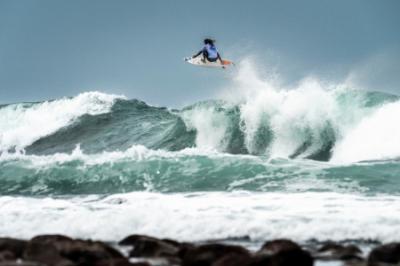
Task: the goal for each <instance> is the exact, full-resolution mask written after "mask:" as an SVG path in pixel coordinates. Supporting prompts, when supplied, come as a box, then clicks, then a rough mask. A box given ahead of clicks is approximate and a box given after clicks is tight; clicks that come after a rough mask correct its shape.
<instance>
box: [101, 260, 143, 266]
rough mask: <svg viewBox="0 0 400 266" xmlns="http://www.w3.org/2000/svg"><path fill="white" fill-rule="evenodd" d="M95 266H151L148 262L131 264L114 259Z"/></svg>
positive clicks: (127, 261)
mask: <svg viewBox="0 0 400 266" xmlns="http://www.w3.org/2000/svg"><path fill="white" fill-rule="evenodd" d="M93 266H151V265H150V264H148V263H147V262H134V263H133V262H129V260H126V259H112V260H107V261H100V262H97V263H96V264H94V265H93Z"/></svg>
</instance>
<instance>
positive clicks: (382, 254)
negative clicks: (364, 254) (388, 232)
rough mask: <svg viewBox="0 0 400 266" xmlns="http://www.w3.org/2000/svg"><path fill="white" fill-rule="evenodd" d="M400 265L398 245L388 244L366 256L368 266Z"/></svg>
mask: <svg viewBox="0 0 400 266" xmlns="http://www.w3.org/2000/svg"><path fill="white" fill-rule="evenodd" d="M399 263H400V243H389V244H385V245H381V246H378V247H376V248H374V249H373V250H372V251H371V252H370V253H369V256H368V266H380V265H391V264H393V265H397V264H399Z"/></svg>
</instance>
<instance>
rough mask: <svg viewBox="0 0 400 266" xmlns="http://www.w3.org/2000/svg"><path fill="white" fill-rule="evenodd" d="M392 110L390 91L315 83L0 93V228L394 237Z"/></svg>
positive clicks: (397, 188) (7, 231)
mask: <svg viewBox="0 0 400 266" xmlns="http://www.w3.org/2000/svg"><path fill="white" fill-rule="evenodd" d="M399 113H400V101H399V98H398V97H397V96H394V95H390V94H385V93H380V92H366V91H358V90H350V89H333V90H322V89H319V88H311V89H309V88H299V89H297V90H293V91H274V90H269V91H263V92H260V94H259V97H250V98H249V97H247V98H246V97H244V98H241V99H240V100H210V101H203V102H198V103H195V104H193V105H190V106H187V107H184V108H181V109H168V108H165V107H154V106H151V105H149V104H147V103H145V102H142V101H139V100H130V99H126V98H125V97H121V96H116V95H108V94H103V93H98V92H88V93H83V94H80V95H78V96H76V97H72V98H64V99H57V100H52V101H46V102H38V103H19V104H11V105H3V106H0V194H1V196H0V213H1V214H0V218H1V219H0V220H1V221H2V222H0V228H1V229H0V233H1V234H2V235H11V236H16V237H30V236H32V235H35V234H38V233H49V232H51V233H67V234H70V235H76V236H79V237H82V236H84V237H90V238H96V237H97V238H101V239H106V240H112V241H113V240H118V239H116V238H117V237H118V236H121V237H122V236H123V235H124V234H129V233H134V232H135V233H148V234H155V235H160V236H165V237H173V238H178V239H185V240H191V238H193V239H196V240H204V239H213V238H230V237H250V238H251V239H254V241H256V240H257V241H259V240H262V239H266V238H272V237H289V238H295V239H299V240H307V239H311V238H313V239H318V240H324V239H336V240H345V239H349V238H355V239H364V240H368V239H373V240H379V241H387V240H391V239H393V238H396V237H400V235H399V233H398V232H399V230H398V228H397V229H396V226H393V225H396V224H397V225H398V224H399V222H400V221H399V218H398V217H400V215H399V214H400V207H399V206H400V204H399V203H400V195H399V194H400V181H399V180H400V179H399V177H400V163H399V160H398V158H400V142H399V141H398V136H399V134H400V126H399V123H398V114H399ZM371 206H373V209H372V210H369V211H368V212H367V211H366V210H367V209H369V208H370V207H371ZM165 215H168V217H170V219H171V221H170V222H168V223H165V221H164V220H165V219H164V216H165ZM111 216H112V217H114V222H115V221H117V222H118V226H117V227H116V225H115V224H113V223H112V221H110V220H109V219H106V217H111ZM88 217H97V218H96V219H97V220H93V221H92V223H90V224H86V220H87V219H88ZM248 221H250V222H248ZM266 223H268V224H269V225H268V226H266ZM204 224H209V225H210V226H209V228H208V229H204V228H203V227H204ZM310 225H312V226H313V229H312V230H311V231H310V230H308V228H309V226H310ZM104 227H107V228H108V229H109V230H106V231H102V232H99V230H100V228H104ZM266 227H268V228H266ZM271 228H272V229H273V230H272V229H271ZM285 228H286V229H285ZM360 228H366V229H368V230H361V229H360ZM202 231H204V232H203V233H204V234H201V232H202ZM196 234H200V236H198V235H197V236H196Z"/></svg>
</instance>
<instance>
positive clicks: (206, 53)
mask: <svg viewBox="0 0 400 266" xmlns="http://www.w3.org/2000/svg"><path fill="white" fill-rule="evenodd" d="M214 42H215V41H214V40H211V39H204V47H203V49H201V50H200V51H199V52H198V53H197V54H195V55H193V56H192V58H196V57H198V56H199V55H201V54H202V55H203V58H202V59H201V61H203V63H206V60H207V61H208V62H216V61H217V60H219V61H220V62H221V65H223V64H224V63H223V61H222V58H221V56H220V55H219V53H218V51H217V47H215V45H214ZM223 67H224V66H223Z"/></svg>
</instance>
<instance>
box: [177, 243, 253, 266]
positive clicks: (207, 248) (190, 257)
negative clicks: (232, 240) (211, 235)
mask: <svg viewBox="0 0 400 266" xmlns="http://www.w3.org/2000/svg"><path fill="white" fill-rule="evenodd" d="M228 255H244V256H250V252H249V251H248V250H247V249H245V248H243V247H240V246H233V245H223V244H206V245H201V246H197V247H191V248H187V250H186V251H185V253H184V254H183V258H182V266H208V265H212V264H213V263H214V262H217V260H219V259H221V258H223V257H224V256H228ZM241 258H242V257H241ZM243 258H244V257H243ZM221 265H223V264H221Z"/></svg>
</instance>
